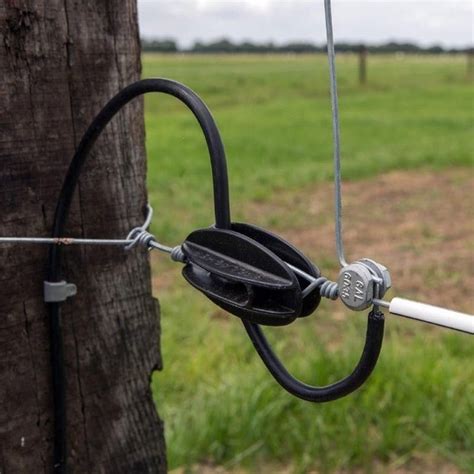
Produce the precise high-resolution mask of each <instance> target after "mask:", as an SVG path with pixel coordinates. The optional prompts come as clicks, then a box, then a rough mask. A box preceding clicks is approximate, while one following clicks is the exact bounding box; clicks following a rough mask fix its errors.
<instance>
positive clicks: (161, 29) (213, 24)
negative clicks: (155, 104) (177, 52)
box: [138, 0, 473, 46]
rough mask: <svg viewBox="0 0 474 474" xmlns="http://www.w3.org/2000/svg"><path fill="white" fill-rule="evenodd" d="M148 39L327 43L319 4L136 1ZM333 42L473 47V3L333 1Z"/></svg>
mask: <svg viewBox="0 0 474 474" xmlns="http://www.w3.org/2000/svg"><path fill="white" fill-rule="evenodd" d="M138 6H139V16H140V28H141V32H142V35H143V36H146V37H164V36H168V37H174V38H176V39H177V40H178V41H179V42H180V43H181V44H182V45H184V46H188V45H190V44H191V43H192V42H193V41H195V40H196V39H201V40H210V39H215V38H222V37H228V38H231V39H233V40H238V41H240V40H244V39H250V40H254V41H270V40H272V41H275V42H277V43H282V42H285V41H292V40H306V41H313V42H318V43H323V42H324V41H325V29H324V9H323V1H322V0H138ZM333 17H334V26H335V36H336V41H361V42H383V41H387V40H392V39H393V40H399V41H405V40H406V41H415V42H418V43H421V44H424V45H426V44H434V43H441V44H443V45H448V46H465V45H469V44H472V42H473V1H472V0H333Z"/></svg>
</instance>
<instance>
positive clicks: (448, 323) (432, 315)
mask: <svg viewBox="0 0 474 474" xmlns="http://www.w3.org/2000/svg"><path fill="white" fill-rule="evenodd" d="M389 311H390V312H391V313H392V314H396V315H398V316H404V317H405V318H411V319H417V320H418V321H424V322H426V323H430V324H436V325H437V326H443V327H446V328H450V329H456V330H457V331H462V332H467V333H469V334H474V316H473V315H470V314H464V313H459V312H458V311H451V310H450V309H445V308H439V307H438V306H432V305H429V304H424V303H417V302H416V301H410V300H406V299H403V298H393V300H392V301H391V302H390V307H389Z"/></svg>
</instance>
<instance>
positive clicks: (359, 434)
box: [143, 55, 474, 473]
mask: <svg viewBox="0 0 474 474" xmlns="http://www.w3.org/2000/svg"><path fill="white" fill-rule="evenodd" d="M337 66H338V75H339V93H340V108H341V133H342V160H343V162H342V168H343V177H344V193H345V194H344V196H343V200H344V210H345V221H344V226H345V240H346V251H347V254H348V257H349V259H357V258H361V257H366V256H367V257H371V258H374V259H376V260H378V261H380V262H381V263H384V264H386V265H387V266H388V267H389V268H390V270H391V274H392V280H393V282H394V290H392V292H391V295H395V294H397V295H399V296H406V297H413V298H418V299H420V300H422V301H426V302H430V303H432V304H439V305H447V306H451V307H453V308H457V309H460V310H465V311H469V312H472V311H473V309H474V304H473V299H472V286H473V283H474V275H473V263H474V261H473V249H474V240H473V230H474V229H473V224H472V222H473V217H474V216H473V194H472V189H473V188H472V186H473V184H474V179H473V173H472V168H471V166H472V159H473V150H474V141H473V123H474V122H473V119H474V107H473V106H474V99H473V88H472V82H470V81H469V80H468V78H467V77H466V64H465V58H464V57H434V56H419V57H417V56H390V57H388V56H387V57H386V56H378V57H369V69H368V84H367V85H365V86H360V85H359V84H358V81H357V61H356V57H354V56H351V55H344V56H339V57H338V61H337ZM156 76H160V77H168V78H172V79H176V80H179V81H180V82H183V83H185V84H186V85H188V86H190V87H191V88H192V89H194V90H195V91H196V92H197V93H198V94H199V95H200V96H201V97H202V98H203V99H204V100H205V102H206V103H207V104H208V106H209V107H210V109H211V111H212V112H213V115H214V117H215V119H216V121H217V123H218V125H219V127H220V129H221V133H222V136H223V140H224V144H225V146H226V151H227V157H228V167H229V176H230V191H231V205H232V211H233V220H235V221H247V222H251V223H254V224H257V225H260V226H263V227H266V228H270V229H272V230H274V231H275V232H277V233H279V234H281V235H283V236H284V237H286V238H287V239H289V240H290V241H292V242H294V243H295V244H296V245H297V246H298V247H299V248H300V249H301V250H302V251H303V252H305V253H306V254H307V255H308V256H310V257H311V258H312V259H313V261H314V262H315V263H316V264H317V265H318V266H319V267H320V269H321V270H322V272H323V274H324V275H326V276H328V277H330V278H332V279H334V278H336V277H337V272H338V266H337V262H336V257H335V250H334V242H333V240H334V237H333V224H332V212H333V203H332V185H331V179H332V131H331V115H330V102H329V93H328V87H329V86H328V73H327V62H326V58H325V57H324V56H283V55H282V56H186V55H181V56H161V55H145V56H144V57H143V77H156ZM146 126H147V152H148V158H149V160H148V163H149V165H148V167H149V169H148V182H149V194H150V201H151V203H152V205H153V206H154V209H155V219H154V223H153V229H152V230H153V232H154V233H155V234H156V236H157V237H158V239H159V240H160V241H161V242H163V243H165V244H169V245H176V244H178V243H180V242H181V241H182V240H183V239H184V238H185V237H186V235H187V234H188V233H190V232H191V231H192V230H194V229H196V228H199V227H205V226H208V225H210V224H211V223H212V222H213V206H212V192H211V179H210V167H209V159H208V156H207V151H206V147H205V143H204V139H203V138H202V136H201V133H200V130H199V127H198V125H197V124H196V123H195V121H194V117H193V116H192V115H191V114H190V113H189V112H188V111H187V110H185V108H184V107H183V106H181V105H180V104H179V103H177V101H176V100H174V99H171V98H168V97H163V96H154V97H147V99H146ZM152 263H153V270H154V288H155V294H156V296H157V297H158V298H159V299H160V305H161V327H162V339H161V343H162V354H163V360H164V371H162V372H156V373H155V374H154V375H153V378H152V386H153V389H154V395H155V399H156V402H157V406H158V409H159V413H160V416H161V417H162V418H163V419H164V421H165V432H166V439H167V448H168V453H169V463H170V466H169V467H170V468H178V467H183V468H184V469H185V470H186V472H187V471H190V472H193V469H194V470H195V471H196V472H200V471H201V470H204V469H210V470H212V467H213V466H214V467H215V466H219V467H220V468H222V471H218V472H224V471H223V470H229V471H233V470H240V471H242V470H244V471H245V472H247V471H249V472H278V471H282V472H302V473H303V472H310V471H311V470H315V471H317V472H336V471H344V472H353V471H356V470H358V471H357V472H398V471H397V469H404V470H405V471H403V472H423V471H424V472H441V471H439V470H440V469H445V472H472V471H473V470H474V423H473V414H474V365H473V364H472V360H473V356H474V348H473V345H472V340H470V339H469V337H468V336H465V335H462V334H456V333H454V332H448V331H443V330H442V329H438V328H430V327H426V326H422V325H421V324H419V323H415V322H411V321H408V320H395V318H394V317H390V316H389V315H388V316H387V323H386V338H385V343H384V348H383V350H382V356H381V358H380V362H379V364H378V366H377V368H376V370H375V372H374V374H373V376H372V377H371V379H370V380H369V382H368V383H367V384H366V385H365V386H364V387H362V389H361V390H359V391H358V392H357V393H356V394H354V395H352V396H349V397H347V398H344V399H342V400H339V401H336V402H333V403H330V404H322V405H311V404H309V403H307V402H304V401H300V400H297V399H295V398H293V397H291V396H290V395H288V394H287V393H286V392H284V391H282V390H281V389H280V388H279V386H278V385H277V384H276V383H275V382H274V380H273V379H272V377H271V376H270V374H269V373H268V372H267V371H266V370H265V368H264V367H263V364H262V363H261V361H260V359H259V357H258V356H257V354H256V352H255V351H254V349H253V347H252V345H251V343H250V341H249V339H248V338H247V336H246V334H245V332H244V330H243V327H242V325H241V323H240V322H239V320H238V319H237V318H235V317H233V316H229V315H226V314H224V313H223V312H222V311H221V310H219V309H218V308H217V307H215V306H213V305H211V304H210V303H209V302H208V301H207V300H206V299H205V298H204V297H203V296H202V295H200V294H199V293H197V292H196V291H194V290H193V289H192V288H191V287H189V286H188V285H187V284H186V283H184V281H183V279H182V278H181V276H180V268H179V265H177V264H174V263H172V262H169V261H168V259H167V257H166V256H164V255H161V254H156V253H155V254H153V256H152ZM365 323H366V317H365V315H364V314H363V313H350V312H349V311H347V310H345V309H344V307H343V306H342V304H341V303H339V302H337V303H333V302H327V301H325V302H323V303H322V304H321V306H320V308H319V309H318V311H317V312H316V313H315V314H314V315H312V316H311V317H309V318H306V319H304V320H301V321H298V322H297V323H295V324H293V325H292V326H290V327H286V328H280V329H272V330H268V334H269V338H270V339H271V341H272V342H273V343H274V344H275V346H276V348H277V350H278V353H279V354H281V355H282V357H283V360H284V362H285V363H287V364H288V366H289V368H290V369H291V370H292V371H293V372H294V373H295V374H296V375H297V376H299V377H300V378H301V379H303V380H305V381H307V382H308V383H312V384H318V385H324V384H327V383H330V382H332V381H335V380H336V379H338V378H341V377H343V376H345V375H347V374H348V373H349V372H350V371H351V370H352V367H353V366H354V365H355V363H356V362H357V360H358V357H359V354H360V351H361V348H362V344H363V337H364V332H365ZM216 469H217V468H216ZM400 472H402V471H400Z"/></svg>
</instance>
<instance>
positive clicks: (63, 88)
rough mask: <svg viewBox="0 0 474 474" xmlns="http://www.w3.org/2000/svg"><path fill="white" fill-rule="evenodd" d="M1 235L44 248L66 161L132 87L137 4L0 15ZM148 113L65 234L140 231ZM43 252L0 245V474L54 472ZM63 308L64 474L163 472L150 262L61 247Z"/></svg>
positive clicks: (14, 7) (33, 8) (101, 144)
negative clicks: (38, 241)
mask: <svg viewBox="0 0 474 474" xmlns="http://www.w3.org/2000/svg"><path fill="white" fill-rule="evenodd" d="M0 70H1V76H2V81H1V82H0V202H1V211H0V234H2V235H38V236H42V235H49V233H50V230H51V224H52V218H53V214H54V209H55V204H56V199H57V197H58V193H59V190H60V187H61V182H62V180H63V178H64V174H65V171H66V168H67V165H68V163H69V161H70V160H71V158H72V155H73V152H74V149H75V147H76V145H77V143H78V141H79V140H80V138H81V135H82V133H83V132H84V130H85V129H86V127H87V126H88V124H89V123H90V121H91V120H92V118H93V117H94V115H95V114H96V113H97V112H98V111H99V109H100V108H101V106H102V105H104V104H105V102H106V101H107V100H108V99H109V98H110V97H111V96H112V95H114V94H115V93H116V92H117V91H118V90H119V89H120V88H121V87H123V86H124V85H126V84H128V83H130V82H132V81H134V80H137V79H138V78H139V76H140V43H139V34H138V26H137V7H136V1H135V0H126V1H122V2H114V1H112V0H102V1H96V0H84V1H81V2H77V1H73V0H65V1H64V2H58V1H54V0H40V1H38V0H26V1H25V0H22V1H20V0H6V1H4V2H1V3H0ZM145 172H146V159H145V148H144V121H143V103H142V101H140V100H136V101H135V102H134V103H133V104H131V105H129V106H127V108H126V110H125V111H124V112H122V113H121V114H120V115H119V116H118V117H117V118H116V119H114V121H113V122H112V123H111V124H110V125H109V127H108V128H107V130H106V132H105V133H104V134H103V136H102V137H101V139H100V140H99V141H98V143H97V144H96V146H95V148H94V150H93V153H92V156H91V158H90V160H89V163H88V165H87V166H86V169H85V170H84V172H83V175H82V176H83V177H82V178H81V182H80V189H79V192H78V193H77V195H76V197H75V202H74V205H73V212H72V214H71V219H70V225H68V233H69V234H70V235H76V236H83V237H121V236H124V235H126V233H127V232H128V230H129V229H130V228H132V227H133V226H136V225H137V224H140V223H141V222H142V221H143V217H144V205H145V203H146V201H147V197H146V189H145ZM46 257H47V248H46V247H38V246H34V247H33V246H31V247H19V246H1V247H0V262H1V263H0V265H1V268H2V271H1V274H0V280H1V281H0V308H1V310H0V407H1V408H0V472H1V473H43V472H44V473H50V472H51V469H52V446H53V435H52V433H53V430H52V426H53V418H52V415H53V407H52V398H51V369H50V359H49V331H48V320H47V313H46V311H45V306H44V303H43V295H42V282H43V280H44V279H45V262H46ZM65 262H66V263H65V269H64V274H65V275H67V278H68V280H69V281H71V282H74V283H75V284H76V285H77V286H78V295H77V296H76V297H74V298H73V299H71V300H69V301H68V302H67V303H66V304H65V305H64V310H63V328H64V352H65V364H66V374H67V386H66V393H67V406H68V423H67V438H68V456H69V466H70V472H76V473H86V472H91V473H92V472H104V473H106V472H113V473H122V472H123V473H131V472H134V473H136V472H140V473H142V472H153V473H157V472H165V471H166V464H165V454H164V440H163V430H162V424H161V422H160V420H159V418H158V416H157V414H156V411H155V407H154V404H153V401H152V396H151V391H150V387H149V385H150V376H151V374H152V372H153V371H154V370H156V369H157V368H159V367H160V354H159V341H158V336H159V334H158V333H159V325H158V322H159V321H158V316H157V306H156V304H155V300H154V299H153V298H152V296H151V283H150V265H149V261H148V259H147V255H146V252H144V251H140V250H135V251H133V252H130V253H125V252H124V251H123V249H120V248H106V249H104V248H93V247H87V248H86V247H82V248H69V249H67V251H66V252H65Z"/></svg>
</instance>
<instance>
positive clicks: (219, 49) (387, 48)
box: [142, 38, 472, 54]
mask: <svg viewBox="0 0 474 474" xmlns="http://www.w3.org/2000/svg"><path fill="white" fill-rule="evenodd" d="M362 48H366V50H367V52H368V53H375V54H377V53H379V54H386V53H417V54H452V53H466V52H469V51H471V50H472V48H444V47H442V46H439V45H434V46H429V47H423V46H419V45H417V44H414V43H397V42H388V43H384V44H377V45H374V44H372V45H370V44H368V45H363V44H360V43H337V44H336V50H337V51H339V52H343V53H357V52H360V50H361V49H362ZM142 49H143V51H145V52H157V53H191V54H192V53H200V54H205V53H229V54H234V53H247V54H248V53H250V54H251V53H293V54H301V53H323V52H326V45H325V44H323V45H317V44H314V43H309V42H291V43H286V44H278V45H277V44H275V43H254V42H250V41H244V42H241V43H238V42H233V41H231V40H228V39H225V38H224V39H220V40H216V41H210V42H202V41H196V42H195V43H194V45H193V46H192V47H190V48H180V47H179V45H178V42H177V41H176V40H174V39H172V38H164V39H142Z"/></svg>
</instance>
